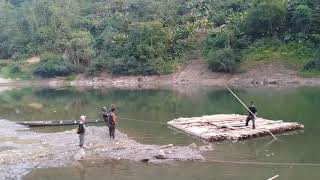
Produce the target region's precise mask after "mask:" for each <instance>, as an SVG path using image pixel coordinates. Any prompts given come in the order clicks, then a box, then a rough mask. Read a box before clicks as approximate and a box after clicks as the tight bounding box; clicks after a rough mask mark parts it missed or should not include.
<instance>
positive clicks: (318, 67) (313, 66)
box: [303, 57, 320, 71]
mask: <svg viewBox="0 0 320 180" xmlns="http://www.w3.org/2000/svg"><path fill="white" fill-rule="evenodd" d="M303 70H304V71H320V57H317V58H314V59H313V60H311V61H309V62H308V63H307V64H305V65H304V67H303Z"/></svg>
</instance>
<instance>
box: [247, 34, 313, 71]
mask: <svg viewBox="0 0 320 180" xmlns="http://www.w3.org/2000/svg"><path fill="white" fill-rule="evenodd" d="M315 52H317V51H316V50H315V49H314V48H313V47H310V46H309V45H308V44H302V43H297V42H289V43H283V42H281V41H278V40H273V39H263V40H259V41H257V42H255V43H253V44H252V45H251V46H250V47H249V48H248V49H246V50H243V51H242V52H241V57H242V62H244V63H253V62H257V61H260V62H261V61H263V62H280V63H283V64H286V65H288V67H291V68H292V69H295V70H301V69H302V68H303V66H304V65H305V64H306V63H307V62H309V61H310V59H312V58H313V57H314V55H315Z"/></svg>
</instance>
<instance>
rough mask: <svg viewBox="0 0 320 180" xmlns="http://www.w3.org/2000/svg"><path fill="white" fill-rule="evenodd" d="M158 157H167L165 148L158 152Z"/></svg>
mask: <svg viewBox="0 0 320 180" xmlns="http://www.w3.org/2000/svg"><path fill="white" fill-rule="evenodd" d="M155 157H156V158H157V159H166V156H165V153H164V150H162V149H160V151H159V152H158V154H157V155H156V156H155Z"/></svg>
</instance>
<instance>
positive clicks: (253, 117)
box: [246, 102, 258, 129]
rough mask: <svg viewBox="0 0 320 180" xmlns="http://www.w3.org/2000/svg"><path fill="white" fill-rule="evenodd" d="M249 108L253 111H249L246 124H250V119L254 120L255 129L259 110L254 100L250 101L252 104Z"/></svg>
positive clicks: (253, 126) (253, 127)
mask: <svg viewBox="0 0 320 180" xmlns="http://www.w3.org/2000/svg"><path fill="white" fill-rule="evenodd" d="M248 108H249V110H250V111H251V112H250V111H248V117H247V119H246V126H248V124H249V121H250V120H252V129H255V128H256V123H255V119H256V115H257V112H258V110H257V109H256V108H255V107H254V103H253V102H251V103H250V106H249V107H248Z"/></svg>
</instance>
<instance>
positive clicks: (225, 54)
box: [207, 48, 239, 72]
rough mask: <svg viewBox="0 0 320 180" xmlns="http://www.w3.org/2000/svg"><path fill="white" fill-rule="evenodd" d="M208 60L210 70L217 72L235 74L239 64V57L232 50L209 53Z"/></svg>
mask: <svg viewBox="0 0 320 180" xmlns="http://www.w3.org/2000/svg"><path fill="white" fill-rule="evenodd" d="M207 60H208V64H209V68H210V69H211V70H212V71H217V72H235V71H236V70H237V68H238V64H239V61H238V60H239V57H238V55H237V54H236V53H235V52H234V50H233V49H230V48H224V49H219V50H217V51H211V52H209V54H208V56H207Z"/></svg>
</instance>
